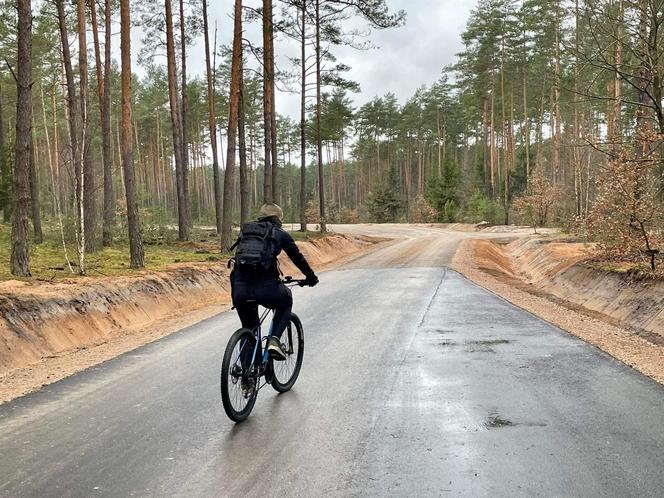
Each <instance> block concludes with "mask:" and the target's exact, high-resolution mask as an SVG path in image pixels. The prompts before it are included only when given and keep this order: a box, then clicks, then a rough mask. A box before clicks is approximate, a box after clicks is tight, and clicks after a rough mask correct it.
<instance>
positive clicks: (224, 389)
mask: <svg viewBox="0 0 664 498" xmlns="http://www.w3.org/2000/svg"><path fill="white" fill-rule="evenodd" d="M255 343H256V338H255V336H254V334H253V333H252V332H251V331H249V330H248V329H240V330H238V331H237V332H235V333H234V334H233V335H232V336H231V338H230V340H229V341H228V345H227V346H226V352H225V353H224V360H223V362H222V364H221V401H222V404H223V405H224V411H225V412H226V415H228V418H230V419H231V420H233V421H234V422H242V421H243V420H245V419H246V418H247V417H248V416H249V414H250V413H251V410H252V409H253V408H254V404H256V396H257V395H258V386H259V380H260V379H259V378H257V376H256V374H255V372H254V371H253V369H252V368H249V369H248V370H245V369H244V368H242V361H241V357H242V356H243V355H245V354H248V355H252V354H253V351H254V345H255ZM252 383H253V386H254V389H253V391H249V392H248V393H247V391H246V386H247V385H251V384H252ZM243 384H244V386H245V390H244V392H243V388H242V387H243Z"/></svg>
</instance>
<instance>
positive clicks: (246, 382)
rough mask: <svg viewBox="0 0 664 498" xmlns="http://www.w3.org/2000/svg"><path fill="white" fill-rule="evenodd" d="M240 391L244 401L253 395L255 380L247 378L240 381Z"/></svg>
mask: <svg viewBox="0 0 664 498" xmlns="http://www.w3.org/2000/svg"><path fill="white" fill-rule="evenodd" d="M240 389H241V390H242V396H244V398H245V399H249V398H251V397H252V396H253V395H254V392H255V391H256V379H254V378H253V377H252V378H249V379H244V378H243V379H242V382H240Z"/></svg>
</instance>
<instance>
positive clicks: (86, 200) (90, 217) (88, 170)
mask: <svg viewBox="0 0 664 498" xmlns="http://www.w3.org/2000/svg"><path fill="white" fill-rule="evenodd" d="M76 19H77V21H78V23H77V24H78V72H79V84H80V87H81V89H80V96H81V102H80V105H81V131H82V133H83V135H82V138H81V154H80V158H81V162H82V164H81V167H82V168H83V179H82V180H83V223H81V236H82V237H84V239H85V246H84V248H83V249H84V250H85V252H94V251H95V249H96V243H95V226H96V223H97V216H96V212H95V177H94V165H93V164H92V156H91V155H90V150H91V148H90V143H91V142H92V140H91V136H90V116H89V110H88V109H89V102H88V44H87V31H86V21H85V0H77V1H76Z"/></svg>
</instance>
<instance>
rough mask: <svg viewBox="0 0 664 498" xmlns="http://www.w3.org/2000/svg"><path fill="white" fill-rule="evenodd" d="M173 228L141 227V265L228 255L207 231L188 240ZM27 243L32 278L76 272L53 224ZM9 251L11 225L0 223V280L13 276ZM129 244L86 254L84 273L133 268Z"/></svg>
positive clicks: (72, 249) (71, 248) (72, 254)
mask: <svg viewBox="0 0 664 498" xmlns="http://www.w3.org/2000/svg"><path fill="white" fill-rule="evenodd" d="M176 239H177V232H175V234H174V235H173V234H172V233H171V230H168V229H161V230H160V231H155V230H154V229H152V230H146V231H145V267H146V268H145V269H146V270H152V271H159V270H165V269H168V268H169V267H170V266H172V265H173V264H175V263H204V262H209V261H221V262H223V261H225V260H226V259H227V258H228V255H223V254H220V251H219V239H218V237H216V236H214V237H212V236H210V231H206V230H201V229H194V230H192V233H191V241H188V242H178V241H177V240H176ZM29 247H30V269H31V271H32V275H33V277H34V278H42V279H49V280H50V279H58V278H72V277H77V276H78V254H77V251H76V246H75V245H74V244H71V243H68V244H67V251H68V254H69V259H70V261H71V263H72V265H73V267H74V274H72V273H71V272H70V271H69V268H68V266H67V262H66V259H65V256H64V250H63V248H62V242H61V238H60V232H59V230H58V229H57V227H56V226H54V225H51V224H45V225H44V243H43V244H40V245H35V244H34V243H33V242H32V241H31V242H30V244H29ZM10 253H11V227H10V226H8V225H6V224H0V281H1V280H8V279H12V278H14V277H13V276H12V275H11V273H10V269H9V259H10ZM129 263H130V261H129V247H128V245H127V243H126V242H124V241H118V242H116V243H115V244H114V245H113V246H111V247H105V248H103V249H100V250H99V251H97V252H95V253H91V254H87V255H86V267H87V274H88V276H109V275H132V274H135V273H136V271H134V270H131V269H130V268H129Z"/></svg>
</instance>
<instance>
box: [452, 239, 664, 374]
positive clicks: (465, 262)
mask: <svg viewBox="0 0 664 498" xmlns="http://www.w3.org/2000/svg"><path fill="white" fill-rule="evenodd" d="M587 258H588V252H587V249H586V246H585V245H584V244H580V243H574V242H569V241H564V240H558V241H555V240H554V241H552V240H549V239H546V238H538V237H535V238H533V237H527V238H525V239H521V240H514V239H511V240H510V239H505V240H502V241H501V240H498V241H496V240H486V239H481V240H467V241H464V242H463V243H462V244H461V246H460V247H459V250H458V251H457V254H456V255H455V257H454V262H453V267H454V268H455V269H456V270H458V271H459V272H461V273H462V274H463V275H465V276H466V277H468V278H469V279H471V280H473V281H474V282H476V283H477V284H479V285H481V286H483V287H485V288H486V289H489V290H490V291H492V292H494V293H496V294H498V295H500V296H502V297H503V298H505V299H507V300H508V301H510V302H512V303H514V304H515V305H517V306H520V307H521V308H524V309H526V310H528V311H530V312H531V313H533V314H535V315H537V316H539V317H541V318H543V319H545V320H547V321H549V322H551V323H553V324H554V325H557V326H558V327H560V328H562V329H564V330H566V331H568V332H570V333H571V334H574V335H576V336H577V337H579V338H581V339H583V340H585V341H586V342H589V343H590V344H593V345H595V346H597V347H598V348H600V349H602V350H604V351H605V352H607V353H609V354H610V355H611V356H613V357H614V358H616V359H618V360H620V361H622V362H623V363H625V364H627V365H629V366H631V367H633V368H635V369H637V370H639V371H640V372H642V373H644V374H645V375H648V376H650V377H652V378H653V379H655V380H656V381H658V382H660V383H662V384H664V329H663V326H662V318H663V316H662V313H663V312H664V283H663V282H662V281H661V280H660V281H657V280H643V279H642V280H638V279H635V278H633V277H630V276H629V275H626V274H617V273H607V272H604V271H602V270H600V269H597V268H593V267H592V266H590V265H588V264H585V263H584V261H585V260H586V259H587Z"/></svg>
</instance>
